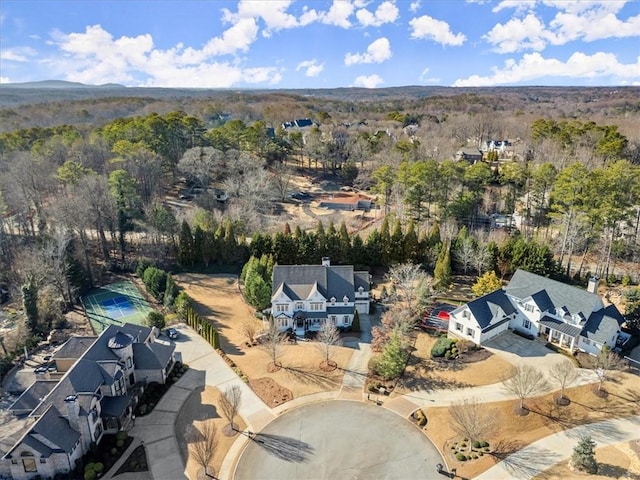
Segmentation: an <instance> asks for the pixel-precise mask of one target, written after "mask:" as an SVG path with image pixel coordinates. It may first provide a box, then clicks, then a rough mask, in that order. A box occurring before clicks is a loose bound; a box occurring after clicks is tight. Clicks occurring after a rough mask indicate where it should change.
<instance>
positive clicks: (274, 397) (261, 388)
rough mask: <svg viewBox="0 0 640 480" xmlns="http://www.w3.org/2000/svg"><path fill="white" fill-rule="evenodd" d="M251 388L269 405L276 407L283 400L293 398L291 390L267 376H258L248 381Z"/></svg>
mask: <svg viewBox="0 0 640 480" xmlns="http://www.w3.org/2000/svg"><path fill="white" fill-rule="evenodd" d="M249 386H250V387H251V389H252V390H253V391H254V392H255V393H256V395H258V397H260V399H261V400H262V401H263V402H264V403H266V404H267V405H268V406H269V407H271V408H273V407H277V406H278V405H282V404H283V403H285V402H288V401H290V400H293V393H291V390H289V389H287V388H284V387H283V386H282V385H280V384H278V383H277V382H276V381H275V380H273V379H272V378H269V377H263V378H258V379H256V380H251V381H250V382H249Z"/></svg>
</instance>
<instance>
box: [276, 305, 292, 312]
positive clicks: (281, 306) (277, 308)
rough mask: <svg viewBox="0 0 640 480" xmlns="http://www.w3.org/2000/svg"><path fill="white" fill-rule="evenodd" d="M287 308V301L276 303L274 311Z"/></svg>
mask: <svg viewBox="0 0 640 480" xmlns="http://www.w3.org/2000/svg"><path fill="white" fill-rule="evenodd" d="M287 310H289V304H287V303H277V304H276V312H286V311H287Z"/></svg>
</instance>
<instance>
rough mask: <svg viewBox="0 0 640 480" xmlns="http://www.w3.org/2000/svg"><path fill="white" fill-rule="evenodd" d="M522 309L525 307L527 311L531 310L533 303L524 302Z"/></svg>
mask: <svg viewBox="0 0 640 480" xmlns="http://www.w3.org/2000/svg"><path fill="white" fill-rule="evenodd" d="M524 309H525V310H526V311H527V312H533V305H531V304H530V303H525V304H524Z"/></svg>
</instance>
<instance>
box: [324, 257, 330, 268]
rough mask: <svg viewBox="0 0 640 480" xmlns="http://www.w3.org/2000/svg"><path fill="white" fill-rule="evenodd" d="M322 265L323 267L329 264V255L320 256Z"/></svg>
mask: <svg viewBox="0 0 640 480" xmlns="http://www.w3.org/2000/svg"><path fill="white" fill-rule="evenodd" d="M322 266H323V267H330V266H331V260H330V259H329V257H322Z"/></svg>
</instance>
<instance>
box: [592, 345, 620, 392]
mask: <svg viewBox="0 0 640 480" xmlns="http://www.w3.org/2000/svg"><path fill="white" fill-rule="evenodd" d="M623 368H624V361H623V360H622V358H620V357H619V356H618V354H617V353H614V352H612V351H611V349H610V348H609V347H607V346H605V347H603V348H602V350H601V351H600V354H599V355H598V358H597V360H596V363H595V365H594V369H595V372H596V375H598V381H599V383H598V392H602V386H603V385H604V382H606V381H607V380H609V379H611V378H613V377H614V376H615V373H616V371H618V370H622V369H623Z"/></svg>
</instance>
